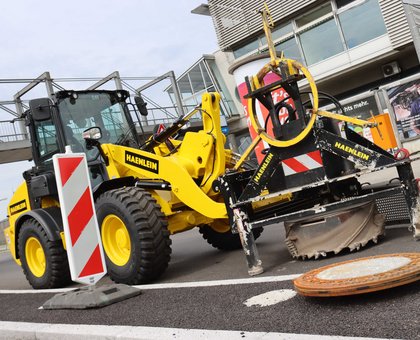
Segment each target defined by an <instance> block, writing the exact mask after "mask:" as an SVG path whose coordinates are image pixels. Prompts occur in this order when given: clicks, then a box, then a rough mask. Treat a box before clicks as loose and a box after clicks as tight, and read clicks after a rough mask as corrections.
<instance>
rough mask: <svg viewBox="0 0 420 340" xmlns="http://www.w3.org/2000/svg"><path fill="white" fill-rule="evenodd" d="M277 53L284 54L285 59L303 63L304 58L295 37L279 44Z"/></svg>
mask: <svg viewBox="0 0 420 340" xmlns="http://www.w3.org/2000/svg"><path fill="white" fill-rule="evenodd" d="M276 51H278V52H283V54H284V57H285V58H288V59H294V60H297V61H298V62H300V63H302V62H303V58H302V55H301V54H300V50H299V46H298V44H297V42H296V39H295V37H292V38H290V39H287V40H285V41H283V42H281V43H279V44H276Z"/></svg>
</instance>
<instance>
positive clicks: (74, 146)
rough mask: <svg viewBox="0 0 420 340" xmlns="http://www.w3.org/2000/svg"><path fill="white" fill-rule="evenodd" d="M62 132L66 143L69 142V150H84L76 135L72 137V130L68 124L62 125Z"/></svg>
mask: <svg viewBox="0 0 420 340" xmlns="http://www.w3.org/2000/svg"><path fill="white" fill-rule="evenodd" d="M64 134H65V137H66V140H67V141H68V143H70V146H71V150H72V151H73V152H84V151H85V149H84V148H83V145H82V143H80V142H79V141H78V140H77V138H76V137H74V133H73V130H72V128H71V127H70V126H68V125H65V126H64Z"/></svg>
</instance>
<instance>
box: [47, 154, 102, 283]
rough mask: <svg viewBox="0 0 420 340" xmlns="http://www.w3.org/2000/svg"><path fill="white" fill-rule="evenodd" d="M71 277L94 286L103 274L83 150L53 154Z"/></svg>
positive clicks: (96, 224) (100, 245)
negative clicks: (81, 151)
mask: <svg viewBox="0 0 420 340" xmlns="http://www.w3.org/2000/svg"><path fill="white" fill-rule="evenodd" d="M53 164H54V171H55V174H56V176H55V178H56V181H57V190H58V197H59V199H60V208H61V215H62V218H63V228H64V236H65V239H66V248H67V255H68V259H69V266H70V273H71V279H72V280H73V281H75V282H79V283H83V284H88V285H93V284H95V283H96V282H98V281H99V280H100V279H101V278H102V277H103V276H104V275H105V274H106V264H105V257H104V251H103V248H102V243H101V237H100V232H99V226H98V222H97V219H96V213H95V206H94V201H93V196H92V190H91V186H90V180H89V172H88V167H87V161H86V156H85V154H83V153H74V154H73V153H71V152H67V153H65V154H56V155H54V156H53Z"/></svg>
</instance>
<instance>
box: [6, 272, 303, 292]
mask: <svg viewBox="0 0 420 340" xmlns="http://www.w3.org/2000/svg"><path fill="white" fill-rule="evenodd" d="M300 275H302V274H291V275H280V276H262V277H250V278H246V279H231V280H212V281H196V282H174V283H156V284H148V285H137V286H133V287H135V288H139V289H144V290H146V289H168V288H194V287H214V286H227V285H239V284H253V283H265V282H282V281H290V280H294V279H296V278H298V277H299V276H300ZM77 288H78V287H74V288H60V289H22V290H11V289H2V290H0V294H37V293H43V294H45V293H54V294H57V293H65V292H70V291H72V290H75V289H77Z"/></svg>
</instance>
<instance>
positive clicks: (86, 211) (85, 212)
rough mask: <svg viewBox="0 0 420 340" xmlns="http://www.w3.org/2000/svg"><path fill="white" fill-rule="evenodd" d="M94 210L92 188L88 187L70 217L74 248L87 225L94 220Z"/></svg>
mask: <svg viewBox="0 0 420 340" xmlns="http://www.w3.org/2000/svg"><path fill="white" fill-rule="evenodd" d="M92 215H93V209H92V202H91V198H90V188H89V187H87V188H86V190H85V192H84V193H83V195H82V196H81V197H80V199H79V201H78V202H77V203H76V205H75V206H74V208H73V210H72V211H71V212H70V214H69V216H68V220H69V229H70V238H71V244H72V245H73V246H74V244H75V243H76V241H77V239H78V238H79V236H80V234H81V233H82V231H83V229H85V227H86V224H88V222H89V220H90V219H91V218H92Z"/></svg>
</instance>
